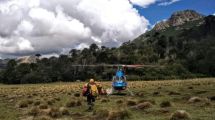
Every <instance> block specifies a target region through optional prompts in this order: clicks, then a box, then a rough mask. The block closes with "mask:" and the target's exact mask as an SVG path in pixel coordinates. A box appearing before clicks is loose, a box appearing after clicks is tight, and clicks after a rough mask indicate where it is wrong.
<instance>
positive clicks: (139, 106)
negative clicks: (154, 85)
mask: <svg viewBox="0 0 215 120" xmlns="http://www.w3.org/2000/svg"><path fill="white" fill-rule="evenodd" d="M135 107H136V108H137V109H141V110H142V109H147V108H151V107H152V103H150V102H143V103H139V104H137V105H136V106H135Z"/></svg>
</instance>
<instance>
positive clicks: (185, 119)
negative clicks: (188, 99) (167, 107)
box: [170, 110, 191, 120]
mask: <svg viewBox="0 0 215 120" xmlns="http://www.w3.org/2000/svg"><path fill="white" fill-rule="evenodd" d="M190 119H191V117H190V114H189V113H187V112H186V111H185V110H177V111H175V112H174V113H173V114H172V115H171V116H170V120H190Z"/></svg>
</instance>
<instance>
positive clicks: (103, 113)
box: [93, 109, 109, 120]
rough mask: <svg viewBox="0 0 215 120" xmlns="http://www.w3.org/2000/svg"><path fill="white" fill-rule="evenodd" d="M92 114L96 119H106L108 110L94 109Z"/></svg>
mask: <svg viewBox="0 0 215 120" xmlns="http://www.w3.org/2000/svg"><path fill="white" fill-rule="evenodd" d="M93 115H94V116H95V117H94V118H95V119H96V120H101V119H106V118H107V117H108V116H109V111H108V110H107V109H101V110H95V111H93Z"/></svg>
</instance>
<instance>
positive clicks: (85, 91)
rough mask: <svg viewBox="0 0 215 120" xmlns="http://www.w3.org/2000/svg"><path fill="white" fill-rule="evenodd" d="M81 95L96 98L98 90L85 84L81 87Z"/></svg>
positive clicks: (93, 85) (95, 86) (94, 86)
mask: <svg viewBox="0 0 215 120" xmlns="http://www.w3.org/2000/svg"><path fill="white" fill-rule="evenodd" d="M82 95H83V96H88V95H92V96H95V97H96V96H98V89H97V85H96V84H92V85H91V84H89V83H88V84H87V85H84V86H83V89H82Z"/></svg>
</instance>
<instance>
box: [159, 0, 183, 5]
mask: <svg viewBox="0 0 215 120" xmlns="http://www.w3.org/2000/svg"><path fill="white" fill-rule="evenodd" d="M179 1H180V0H166V1H164V2H161V3H159V4H158V5H159V6H167V5H171V4H173V3H175V2H179Z"/></svg>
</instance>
